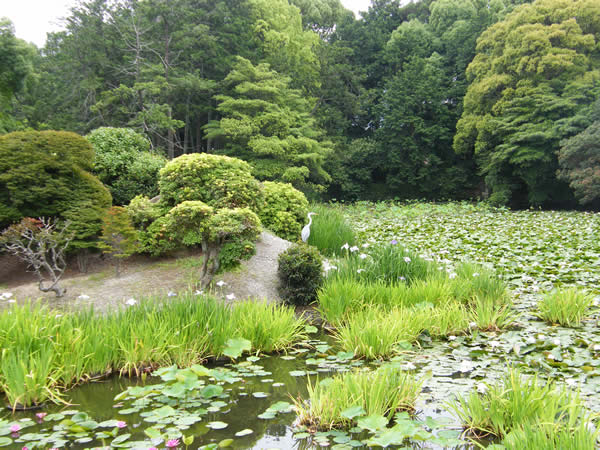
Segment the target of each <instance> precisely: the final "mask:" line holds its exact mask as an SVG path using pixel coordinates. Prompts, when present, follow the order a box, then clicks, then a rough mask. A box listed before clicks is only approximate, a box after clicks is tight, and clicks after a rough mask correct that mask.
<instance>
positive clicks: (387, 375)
mask: <svg viewBox="0 0 600 450" xmlns="http://www.w3.org/2000/svg"><path fill="white" fill-rule="evenodd" d="M420 391H421V382H420V381H418V380H417V379H415V377H414V376H413V375H411V374H409V373H406V372H403V371H402V370H401V369H400V368H398V367H395V366H383V367H380V368H379V369H377V370H374V371H356V370H355V371H351V372H346V373H343V374H339V375H336V376H334V377H332V378H328V379H326V380H321V381H319V382H317V383H316V384H315V385H314V386H312V385H309V387H308V397H309V398H308V402H306V403H302V402H299V401H298V402H296V407H297V409H298V410H299V416H300V421H301V422H302V423H305V424H310V425H314V426H316V427H317V428H318V429H325V430H329V429H331V428H334V427H335V428H337V427H347V426H349V425H351V424H353V423H356V422H357V421H360V420H361V418H364V419H366V418H368V417H375V416H381V417H383V418H385V420H383V421H382V422H383V427H382V428H385V426H386V425H387V422H388V421H389V420H390V418H391V416H393V414H394V413H395V412H396V411H412V410H413V409H414V407H415V402H416V401H417V397H418V395H419V392H420ZM351 408H352V410H356V411H357V412H359V414H358V416H354V415H349V414H348V412H349V411H350V410H351ZM360 408H362V410H361V409H360ZM349 417H351V418H349Z"/></svg>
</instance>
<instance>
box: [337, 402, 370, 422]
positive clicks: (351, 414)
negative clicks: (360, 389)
mask: <svg viewBox="0 0 600 450" xmlns="http://www.w3.org/2000/svg"><path fill="white" fill-rule="evenodd" d="M364 414H366V411H365V410H364V408H363V407H362V406H360V405H357V406H351V407H350V408H347V409H345V410H343V411H342V412H341V413H340V416H342V417H343V418H345V419H350V420H352V419H354V418H355V417H357V416H362V415H364Z"/></svg>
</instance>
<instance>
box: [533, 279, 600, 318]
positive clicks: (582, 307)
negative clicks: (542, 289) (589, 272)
mask: <svg viewBox="0 0 600 450" xmlns="http://www.w3.org/2000/svg"><path fill="white" fill-rule="evenodd" d="M593 301H594V299H593V297H592V295H591V294H589V293H588V292H585V291H582V290H581V289H577V288H568V289H558V290H554V291H552V292H550V293H548V294H546V295H545V296H544V297H543V299H542V301H541V302H539V304H538V310H539V312H538V316H539V317H540V318H541V319H543V320H545V321H546V322H549V323H551V324H556V323H558V324H560V325H563V326H565V327H574V326H578V325H579V324H580V323H581V320H582V319H583V318H585V317H586V316H587V315H589V314H590V313H591V312H590V311H589V308H590V306H592V303H593Z"/></svg>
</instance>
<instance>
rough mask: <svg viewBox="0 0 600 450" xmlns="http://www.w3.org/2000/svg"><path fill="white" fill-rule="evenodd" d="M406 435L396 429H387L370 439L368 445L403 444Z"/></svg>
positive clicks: (387, 445)
mask: <svg viewBox="0 0 600 450" xmlns="http://www.w3.org/2000/svg"><path fill="white" fill-rule="evenodd" d="M405 438H406V436H405V435H404V434H403V433H402V432H400V431H395V430H387V431H384V432H383V433H381V434H379V435H377V436H375V437H373V438H371V439H369V440H368V441H367V445H378V446H380V447H389V446H390V445H402V442H403V441H404V439H405Z"/></svg>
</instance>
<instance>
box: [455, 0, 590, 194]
mask: <svg viewBox="0 0 600 450" xmlns="http://www.w3.org/2000/svg"><path fill="white" fill-rule="evenodd" d="M597 8H598V7H597V2H595V1H594V0H575V1H567V0H537V1H535V2H534V3H532V4H530V5H523V6H520V7H519V8H517V9H515V10H514V12H512V13H511V14H509V15H508V16H507V17H506V19H505V20H503V21H502V22H499V23H497V24H496V25H494V26H492V27H490V28H488V29H487V30H486V31H485V32H484V33H483V34H482V35H481V37H480V39H479V40H478V42H477V55H476V57H475V59H473V61H472V62H471V64H470V65H469V68H468V70H467V75H468V77H469V79H470V81H471V84H470V86H469V89H468V91H467V93H466V95H465V99H464V112H463V114H462V117H461V119H460V121H459V122H458V124H457V132H456V135H455V137H454V148H455V150H456V151H457V152H459V153H461V154H463V155H467V156H469V155H473V156H474V158H475V160H476V161H477V164H478V165H479V168H480V170H481V172H482V173H483V174H484V175H485V181H486V184H487V186H488V187H489V188H490V190H491V195H490V201H491V202H493V203H496V204H498V203H508V202H512V203H513V204H529V205H548V204H553V203H554V204H556V203H557V202H564V201H569V200H570V195H569V191H568V189H566V185H561V183H560V182H558V181H557V179H556V170H557V168H558V162H557V158H556V154H557V152H558V150H559V148H560V142H561V140H563V139H564V138H566V137H568V136H571V135H573V134H575V133H577V132H579V131H582V129H583V127H582V125H583V123H584V122H585V121H582V120H580V116H581V113H582V111H585V110H587V109H588V108H589V105H591V104H592V103H593V102H594V100H595V99H596V98H597V96H598V93H597V82H596V78H597V67H598V64H600V56H599V54H598V50H597V44H598V38H599V37H600V15H598V14H597ZM585 126H587V124H586V125H585ZM565 194H566V195H565Z"/></svg>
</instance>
